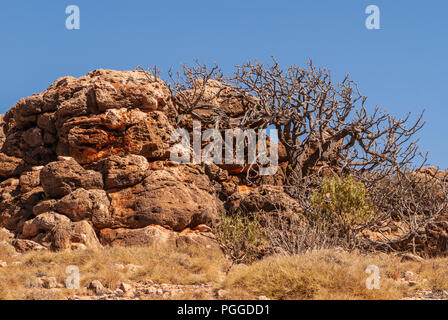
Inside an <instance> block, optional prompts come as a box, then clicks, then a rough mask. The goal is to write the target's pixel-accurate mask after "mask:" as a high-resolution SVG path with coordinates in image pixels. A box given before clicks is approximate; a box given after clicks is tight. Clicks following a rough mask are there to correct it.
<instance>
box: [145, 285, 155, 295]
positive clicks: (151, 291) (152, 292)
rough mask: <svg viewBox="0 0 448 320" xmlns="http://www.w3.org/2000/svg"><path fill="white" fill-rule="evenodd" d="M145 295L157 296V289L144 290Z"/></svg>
mask: <svg viewBox="0 0 448 320" xmlns="http://www.w3.org/2000/svg"><path fill="white" fill-rule="evenodd" d="M144 292H145V294H157V289H156V288H154V287H149V288H146V289H145V290H144Z"/></svg>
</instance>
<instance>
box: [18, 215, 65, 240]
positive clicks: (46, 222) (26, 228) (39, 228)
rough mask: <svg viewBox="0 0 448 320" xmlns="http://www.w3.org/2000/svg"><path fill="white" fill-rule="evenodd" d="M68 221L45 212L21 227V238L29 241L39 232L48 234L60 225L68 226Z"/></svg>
mask: <svg viewBox="0 0 448 320" xmlns="http://www.w3.org/2000/svg"><path fill="white" fill-rule="evenodd" d="M70 222H71V221H70V219H69V218H67V217H66V216H63V215H61V214H57V213H55V212H46V213H42V214H40V215H38V216H37V217H36V218H34V219H32V220H28V221H27V222H25V224H24V225H23V229H22V236H23V237H24V238H27V239H30V238H32V237H35V236H36V235H37V234H38V233H40V232H48V231H51V230H52V229H54V228H56V227H57V226H59V225H61V224H70Z"/></svg>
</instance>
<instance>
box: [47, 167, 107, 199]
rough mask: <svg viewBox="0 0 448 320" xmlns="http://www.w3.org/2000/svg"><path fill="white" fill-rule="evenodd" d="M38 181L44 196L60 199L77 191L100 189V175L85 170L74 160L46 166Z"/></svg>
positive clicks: (101, 179)
mask: <svg viewBox="0 0 448 320" xmlns="http://www.w3.org/2000/svg"><path fill="white" fill-rule="evenodd" d="M40 180H41V182H42V187H43V188H44V191H45V194H46V195H47V196H48V197H51V198H60V197H63V196H65V195H67V194H69V193H70V192H72V191H74V190H76V189H78V188H84V189H102V188H103V178H102V176H101V174H100V173H98V172H95V171H92V170H85V169H84V168H83V167H81V166H80V165H79V164H78V163H77V162H76V161H74V160H67V161H55V162H51V163H49V164H47V165H46V166H45V167H44V168H43V169H42V171H41V172H40Z"/></svg>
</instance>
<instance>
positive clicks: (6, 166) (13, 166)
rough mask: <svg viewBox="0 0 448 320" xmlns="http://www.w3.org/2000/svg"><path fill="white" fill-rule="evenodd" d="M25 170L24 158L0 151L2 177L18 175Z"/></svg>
mask: <svg viewBox="0 0 448 320" xmlns="http://www.w3.org/2000/svg"><path fill="white" fill-rule="evenodd" d="M24 170H25V163H24V161H23V160H22V159H19V158H16V157H10V156H7V155H6V154H4V153H1V152H0V179H1V178H3V179H6V178H10V177H13V176H17V175H19V174H20V173H22V172H23V171H24Z"/></svg>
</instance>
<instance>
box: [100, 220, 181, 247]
mask: <svg viewBox="0 0 448 320" xmlns="http://www.w3.org/2000/svg"><path fill="white" fill-rule="evenodd" d="M99 237H100V240H101V243H103V244H104V245H110V246H127V247H129V246H164V247H170V246H171V247H175V246H176V233H174V232H172V231H170V230H167V229H165V228H162V227H160V226H155V225H151V226H147V227H145V228H139V229H125V228H118V229H102V230H101V231H100V235H99Z"/></svg>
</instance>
